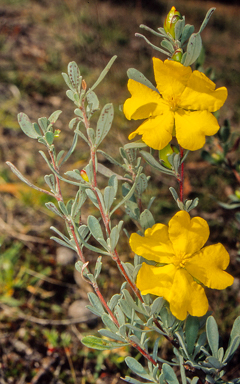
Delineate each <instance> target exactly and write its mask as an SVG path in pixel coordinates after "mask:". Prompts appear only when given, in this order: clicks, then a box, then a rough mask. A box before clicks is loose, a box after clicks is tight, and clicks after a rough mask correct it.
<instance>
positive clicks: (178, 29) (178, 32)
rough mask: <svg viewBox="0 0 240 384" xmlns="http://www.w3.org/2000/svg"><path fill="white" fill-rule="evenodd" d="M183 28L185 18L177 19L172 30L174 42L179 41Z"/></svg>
mask: <svg viewBox="0 0 240 384" xmlns="http://www.w3.org/2000/svg"><path fill="white" fill-rule="evenodd" d="M184 27H185V17H184V16H183V18H182V19H179V20H178V21H177V22H176V25H175V28H174V31H175V40H179V39H180V37H181V35H182V32H183V30H184Z"/></svg>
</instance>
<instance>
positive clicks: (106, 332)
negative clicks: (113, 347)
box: [98, 329, 125, 341]
mask: <svg viewBox="0 0 240 384" xmlns="http://www.w3.org/2000/svg"><path fill="white" fill-rule="evenodd" d="M98 332H99V333H100V335H102V336H106V337H109V338H110V339H113V340H117V341H125V340H124V338H123V337H121V336H119V335H117V334H116V333H113V332H111V331H109V330H108V329H99V330H98Z"/></svg>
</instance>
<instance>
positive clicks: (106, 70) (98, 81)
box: [88, 55, 117, 92]
mask: <svg viewBox="0 0 240 384" xmlns="http://www.w3.org/2000/svg"><path fill="white" fill-rule="evenodd" d="M116 58H117V56H116V55H115V56H113V57H112V58H111V59H110V60H109V62H108V63H107V65H106V67H105V68H104V70H103V71H102V72H101V73H100V76H99V78H98V79H97V81H96V82H95V83H94V84H93V86H92V87H91V88H90V89H89V90H88V92H90V91H93V89H95V88H96V87H97V86H98V84H100V83H101V81H102V80H103V79H104V77H105V76H106V74H107V73H108V71H109V69H110V68H111V66H112V65H113V63H114V61H115V60H116Z"/></svg>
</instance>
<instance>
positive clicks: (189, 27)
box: [181, 24, 194, 45]
mask: <svg viewBox="0 0 240 384" xmlns="http://www.w3.org/2000/svg"><path fill="white" fill-rule="evenodd" d="M193 32H194V26H193V25H190V24H186V25H185V27H184V29H183V32H182V36H181V44H182V45H183V43H185V41H187V40H188V39H189V37H190V36H191V34H192V33H193Z"/></svg>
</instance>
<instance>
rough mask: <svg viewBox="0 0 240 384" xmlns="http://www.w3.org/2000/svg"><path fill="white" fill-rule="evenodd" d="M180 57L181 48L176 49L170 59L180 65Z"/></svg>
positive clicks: (181, 53)
mask: <svg viewBox="0 0 240 384" xmlns="http://www.w3.org/2000/svg"><path fill="white" fill-rule="evenodd" d="M182 55H183V51H182V49H181V48H178V49H176V51H175V52H174V54H173V55H172V57H171V59H172V60H174V61H178V62H179V63H181V60H182Z"/></svg>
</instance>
